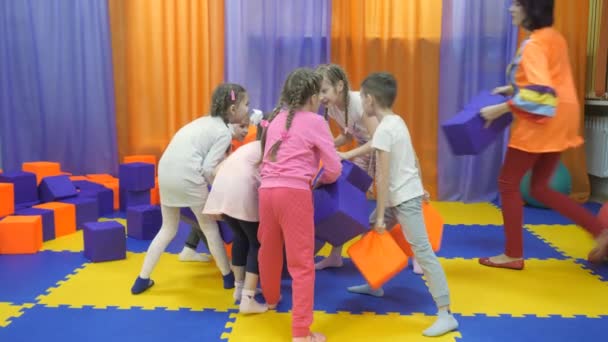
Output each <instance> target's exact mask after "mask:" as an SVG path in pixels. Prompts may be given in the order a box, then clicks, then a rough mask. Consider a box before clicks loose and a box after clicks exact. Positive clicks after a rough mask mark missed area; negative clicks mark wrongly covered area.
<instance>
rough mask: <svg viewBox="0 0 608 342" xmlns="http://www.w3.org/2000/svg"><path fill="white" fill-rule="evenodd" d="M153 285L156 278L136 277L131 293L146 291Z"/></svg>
mask: <svg viewBox="0 0 608 342" xmlns="http://www.w3.org/2000/svg"><path fill="white" fill-rule="evenodd" d="M152 285H154V280H152V279H149V278H148V279H144V278H141V277H137V279H135V283H134V284H133V287H131V293H132V294H140V293H142V292H144V291H146V290H147V289H149V288H151V287H152Z"/></svg>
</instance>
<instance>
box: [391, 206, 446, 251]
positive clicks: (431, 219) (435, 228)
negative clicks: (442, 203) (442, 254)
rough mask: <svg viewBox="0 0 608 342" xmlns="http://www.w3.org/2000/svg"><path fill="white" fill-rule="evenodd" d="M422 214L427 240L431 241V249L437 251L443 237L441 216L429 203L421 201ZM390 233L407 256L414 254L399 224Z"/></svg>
mask: <svg viewBox="0 0 608 342" xmlns="http://www.w3.org/2000/svg"><path fill="white" fill-rule="evenodd" d="M422 214H423V215H424V225H425V227H426V232H427V235H428V237H429V242H430V243H431V247H432V248H433V251H435V252H437V251H439V249H441V239H442V238H443V218H442V217H441V214H439V211H437V209H435V208H434V207H433V206H432V205H431V204H430V203H422ZM390 234H391V236H392V237H393V239H394V240H395V242H397V244H398V245H399V247H401V249H402V250H403V252H404V253H405V254H406V255H407V256H408V257H413V256H414V253H413V252H412V247H411V246H410V244H409V243H408V242H407V239H406V238H405V235H404V234H403V231H402V229H401V225H399V224H397V225H395V227H393V228H392V229H391V231H390Z"/></svg>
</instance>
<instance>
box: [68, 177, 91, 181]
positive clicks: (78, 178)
mask: <svg viewBox="0 0 608 342" xmlns="http://www.w3.org/2000/svg"><path fill="white" fill-rule="evenodd" d="M70 180H71V181H83V180H90V179H88V178H87V177H86V176H70Z"/></svg>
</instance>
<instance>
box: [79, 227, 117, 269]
mask: <svg viewBox="0 0 608 342" xmlns="http://www.w3.org/2000/svg"><path fill="white" fill-rule="evenodd" d="M83 237H84V256H85V257H86V258H87V259H89V260H91V261H93V262H100V261H111V260H121V259H125V258H126V257H127V236H126V234H125V227H124V226H123V225H122V224H120V223H118V222H116V221H104V222H87V223H86V224H85V225H84V229H83Z"/></svg>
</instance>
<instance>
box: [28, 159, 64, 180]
mask: <svg viewBox="0 0 608 342" xmlns="http://www.w3.org/2000/svg"><path fill="white" fill-rule="evenodd" d="M21 170H23V171H26V172H31V173H33V174H35V175H36V182H37V183H38V184H40V182H41V181H42V178H44V177H49V176H59V175H61V174H62V171H61V165H60V164H59V163H54V162H45V161H37V162H25V163H23V164H21Z"/></svg>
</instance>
